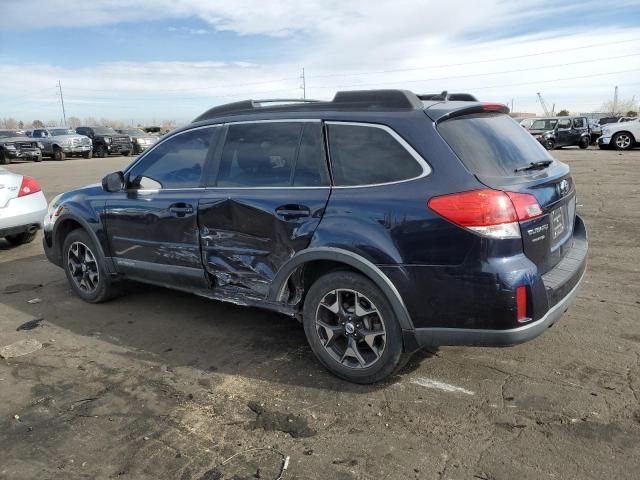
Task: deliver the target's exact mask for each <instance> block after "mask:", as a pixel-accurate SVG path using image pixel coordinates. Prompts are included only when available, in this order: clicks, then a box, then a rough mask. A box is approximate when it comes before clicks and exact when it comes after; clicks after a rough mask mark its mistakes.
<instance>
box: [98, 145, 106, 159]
mask: <svg viewBox="0 0 640 480" xmlns="http://www.w3.org/2000/svg"><path fill="white" fill-rule="evenodd" d="M106 156H107V149H106V148H104V145H98V146H97V147H96V157H99V158H104V157H106Z"/></svg>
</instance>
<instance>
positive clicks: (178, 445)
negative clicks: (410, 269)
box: [0, 149, 640, 480]
mask: <svg viewBox="0 0 640 480" xmlns="http://www.w3.org/2000/svg"><path fill="white" fill-rule="evenodd" d="M554 155H555V156H556V157H557V158H559V159H561V160H563V161H565V162H568V163H569V164H570V165H571V167H572V171H573V175H574V178H575V181H576V183H577V186H578V212H579V213H580V214H581V215H582V216H583V217H584V219H585V221H586V223H587V227H588V229H589V233H590V255H589V266H588V272H587V276H586V278H585V281H584V283H583V286H582V289H581V290H580V292H579V294H578V297H577V300H576V302H575V304H574V305H573V306H572V307H571V308H570V309H569V311H568V312H567V313H566V314H565V316H564V317H563V318H562V320H561V321H560V322H559V323H558V324H557V325H556V326H554V327H553V329H551V330H550V331H548V332H547V333H546V334H544V335H543V336H541V337H539V338H537V339H536V340H534V341H532V342H530V343H527V344H524V345H520V346H517V347H512V348H505V349H489V348H457V347H456V348H453V347H447V348H441V349H440V350H439V351H437V352H424V353H421V354H419V355H416V357H415V358H414V359H413V360H412V361H411V362H410V364H409V365H408V366H407V367H406V368H405V369H404V370H403V371H402V372H401V374H400V375H399V376H397V377H396V378H393V379H390V380H389V381H388V382H386V383H384V384H379V385H374V386H357V385H352V384H348V383H345V382H343V381H340V380H338V379H336V378H335V377H333V376H331V375H330V374H328V373H326V372H325V371H324V370H323V369H322V368H321V367H320V365H319V364H318V363H317V362H316V361H315V359H314V357H313V355H312V353H311V351H310V350H309V348H308V347H307V345H306V343H305V339H304V333H303V330H302V327H301V326H300V325H299V324H298V323H297V322H295V321H293V320H290V319H288V318H286V317H283V316H280V315H277V314H274V313H269V312H265V311H261V310H257V309H247V308H241V307H236V306H233V305H230V304H223V303H216V302H213V301H208V300H205V299H202V298H198V297H194V296H190V295H187V294H183V293H179V292H174V291H169V290H164V289H161V288H156V287H150V286H143V285H138V284H133V283H131V284H129V285H128V288H127V290H128V292H127V295H125V296H124V297H122V298H120V299H118V300H115V301H113V302H111V303H108V304H101V305H89V304H86V303H83V302H82V301H80V300H79V299H78V298H76V297H75V296H74V295H73V294H72V293H71V291H70V289H69V287H68V286H67V282H66V280H65V277H64V274H63V272H62V270H60V269H58V268H57V267H55V266H53V265H51V264H49V263H48V262H47V261H46V259H45V257H44V255H43V253H42V249H41V246H40V243H39V241H40V238H38V239H37V240H36V241H35V242H34V243H32V244H30V245H27V246H22V247H19V248H11V247H9V245H8V244H6V243H4V241H0V348H1V347H3V346H5V345H8V344H11V343H13V342H16V341H19V340H32V339H35V340H38V341H39V342H40V343H41V344H42V348H41V349H39V350H37V351H35V352H33V353H30V354H29V355H25V356H22V357H17V358H11V359H9V360H0V478H2V479H33V478H43V479H45V478H46V479H50V478H56V479H57V478H60V479H80V478H91V479H94V478H100V479H102V478H123V479H184V480H188V479H193V480H213V479H218V480H220V479H231V478H237V479H246V478H262V479H275V478H276V477H277V476H278V474H279V472H280V470H281V468H282V466H283V463H284V458H286V457H289V461H288V468H287V470H286V471H285V473H284V478H285V479H328V478H331V479H345V480H346V479H411V478H420V479H432V478H440V479H470V478H478V479H485V480H488V479H514V478H518V479H521V480H524V479H540V478H555V479H573V478H575V479H591V478H593V479H602V478H616V479H624V478H629V479H636V478H638V471H640V287H639V285H638V283H639V280H640V273H639V270H640V267H639V265H640V241H639V240H638V238H639V237H640V210H639V209H638V206H640V168H639V167H640V150H636V151H632V152H625V153H619V152H610V151H599V150H597V149H589V150H587V151H582V150H577V149H575V150H574V149H565V150H560V151H556V152H554ZM130 160H131V159H126V158H117V157H114V158H109V159H92V160H84V159H79V160H75V159H74V160H68V161H65V162H63V163H58V162H51V161H49V162H43V163H41V164H31V163H23V164H13V165H10V166H9V169H10V170H12V171H15V172H19V173H24V174H28V175H32V176H34V177H35V178H37V179H38V181H40V182H41V185H42V186H43V189H44V190H45V192H46V194H47V197H48V198H51V197H53V196H54V195H55V194H57V193H59V192H61V191H64V190H67V189H70V188H73V187H76V186H80V185H83V184H87V183H94V182H96V181H98V180H99V179H100V178H101V176H102V175H103V174H105V173H107V172H109V171H113V170H117V169H119V168H122V167H123V166H124V165H125V164H126V163H127V162H129V161H130ZM34 298H38V299H40V300H41V302H40V303H28V301H29V300H32V299H34ZM34 319H42V321H40V322H33V324H31V325H27V327H35V328H33V329H31V330H20V331H16V329H17V328H18V327H19V326H20V325H22V324H24V323H25V322H29V321H31V320H34ZM234 475H235V477H234Z"/></svg>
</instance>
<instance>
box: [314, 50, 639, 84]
mask: <svg viewBox="0 0 640 480" xmlns="http://www.w3.org/2000/svg"><path fill="white" fill-rule="evenodd" d="M638 55H640V53H630V54H628V55H619V56H617V57H611V56H609V57H605V58H593V59H590V60H581V61H578V62H568V63H567V62H564V63H556V64H554V65H542V66H537V67H527V68H518V69H515V70H502V71H499V72H485V73H472V74H467V75H453V76H448V77H432V78H423V79H419V80H405V81H401V82H398V81H397V80H396V81H393V82H374V83H366V84H362V83H359V84H351V85H330V86H315V85H314V87H313V88H329V89H334V88H350V87H360V86H363V85H373V86H375V85H391V84H397V83H416V82H430V81H440V80H453V79H457V78H475V77H486V76H490V75H502V74H505V73H518V72H528V71H531V70H543V69H547V68H557V67H565V66H569V65H579V64H583V63H593V62H602V61H606V60H615V59H618V58H625V57H637V56H638Z"/></svg>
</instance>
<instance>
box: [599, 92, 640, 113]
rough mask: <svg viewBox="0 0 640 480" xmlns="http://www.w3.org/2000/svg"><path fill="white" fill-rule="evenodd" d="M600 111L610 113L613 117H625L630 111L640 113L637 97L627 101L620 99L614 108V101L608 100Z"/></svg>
mask: <svg viewBox="0 0 640 480" xmlns="http://www.w3.org/2000/svg"><path fill="white" fill-rule="evenodd" d="M600 110H601V111H602V112H607V113H610V114H611V115H624V114H625V113H626V112H628V111H630V110H633V111H638V101H637V100H636V97H635V96H634V97H631V98H626V99H618V101H617V102H616V105H615V106H614V105H613V100H607V101H606V102H604V103H603V104H602V107H601V108H600Z"/></svg>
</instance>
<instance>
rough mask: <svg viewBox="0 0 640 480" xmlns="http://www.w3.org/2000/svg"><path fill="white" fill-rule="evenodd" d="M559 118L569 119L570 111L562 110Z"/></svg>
mask: <svg viewBox="0 0 640 480" xmlns="http://www.w3.org/2000/svg"><path fill="white" fill-rule="evenodd" d="M558 116H559V117H568V116H569V110H560V111H559V112H558Z"/></svg>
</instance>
